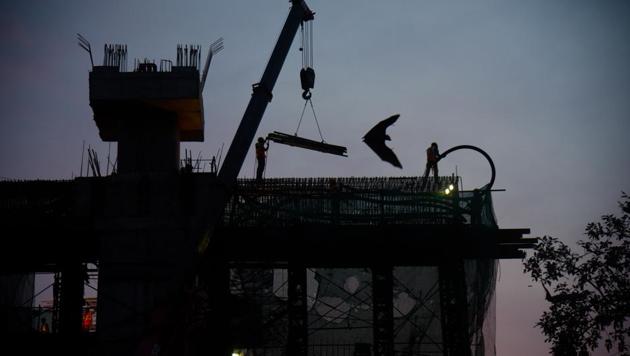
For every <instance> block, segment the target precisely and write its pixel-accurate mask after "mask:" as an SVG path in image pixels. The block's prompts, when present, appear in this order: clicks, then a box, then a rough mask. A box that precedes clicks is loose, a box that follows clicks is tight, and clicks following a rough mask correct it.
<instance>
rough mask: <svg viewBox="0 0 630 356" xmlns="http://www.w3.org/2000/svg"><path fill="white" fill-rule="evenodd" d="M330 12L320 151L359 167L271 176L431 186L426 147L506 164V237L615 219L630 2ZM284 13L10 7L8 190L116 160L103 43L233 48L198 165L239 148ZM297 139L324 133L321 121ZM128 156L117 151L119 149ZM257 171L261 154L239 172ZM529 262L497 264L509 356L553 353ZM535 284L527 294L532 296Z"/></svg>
mask: <svg viewBox="0 0 630 356" xmlns="http://www.w3.org/2000/svg"><path fill="white" fill-rule="evenodd" d="M308 4H309V5H310V7H311V8H312V9H313V10H314V11H315V12H316V15H315V22H314V24H313V26H314V68H315V71H316V73H317V79H316V82H315V89H314V90H313V101H314V104H315V109H316V110H317V114H318V119H319V122H320V125H321V128H322V131H323V134H324V139H325V140H326V141H327V142H329V143H333V144H337V145H345V146H347V147H348V153H349V157H347V158H342V157H337V156H332V155H326V154H321V153H317V152H312V151H305V150H301V149H298V148H293V147H289V146H281V145H278V144H273V143H272V144H271V148H270V150H269V159H268V165H267V173H266V175H267V177H309V176H417V175H420V174H421V173H422V171H423V168H424V163H425V154H424V150H425V148H426V147H427V146H428V145H429V144H430V143H431V142H432V141H435V142H437V143H438V144H439V145H440V148H441V149H442V150H445V149H447V148H449V147H452V146H455V145H460V144H471V145H475V146H478V147H481V148H482V149H484V150H485V151H486V152H488V153H489V154H490V155H491V156H492V158H493V159H494V161H495V165H496V167H497V179H496V183H495V187H496V188H504V189H506V190H507V191H506V192H497V193H495V194H494V203H495V212H496V215H497V218H498V221H499V225H500V227H502V228H531V230H532V234H531V236H542V235H553V236H555V237H558V238H560V239H562V240H563V241H565V242H567V243H570V244H573V243H574V242H575V241H576V240H578V239H582V238H583V237H584V236H583V230H584V227H585V225H586V223H588V222H589V221H594V220H596V219H598V218H599V216H600V215H602V214H605V213H610V212H616V211H617V206H616V202H617V200H618V199H619V198H620V196H621V191H622V190H623V191H626V192H629V193H630V140H629V139H628V134H629V133H630V1H627V0H619V1H609V0H525V1H524V0H519V1H517V0H496V1H492V0H477V1H470V0H467V1H464V0H462V1H450V0H413V1H412V0H390V1H366V0H345V1H330V0H329V1H324V0H311V1H309V2H308ZM288 8H289V4H288V2H287V1H286V0H265V1H260V0H258V1H255V0H241V1H221V2H219V1H201V0H199V1H155V0H154V1H148V0H132V1H114V0H110V1H91V0H82V1H74V0H73V1H30V0H28V1H27V0H22V1H3V2H2V3H1V4H0V43H1V45H2V46H1V50H0V78H2V83H1V84H0V134H1V137H0V145H1V148H0V177H1V178H2V179H69V178H71V177H72V176H77V175H78V174H79V170H80V164H81V147H82V142H83V141H84V140H85V142H86V146H87V145H88V144H89V145H91V146H92V147H94V148H95V149H96V150H97V151H98V153H99V157H100V159H101V163H102V164H103V161H106V157H107V151H108V144H107V143H103V142H101V140H100V139H99V136H98V131H97V128H96V125H95V124H94V121H93V119H92V117H93V116H92V111H91V108H90V106H89V100H88V72H89V70H90V62H89V57H88V55H87V53H86V52H84V51H83V50H82V49H81V48H79V47H78V46H77V41H76V33H81V34H82V35H84V36H85V37H86V38H87V39H88V40H90V41H91V43H92V48H93V52H94V61H95V64H96V65H100V64H101V63H102V58H103V45H104V44H105V43H121V44H127V46H128V53H129V63H130V65H129V67H130V68H131V64H132V63H133V59H134V58H138V59H144V58H149V59H154V60H155V61H156V63H159V60H160V59H171V60H175V54H176V45H177V44H180V43H181V44H200V45H202V46H203V47H202V48H203V51H204V54H203V56H202V58H203V59H204V60H205V53H206V51H207V48H208V44H209V43H211V42H213V41H214V40H216V39H217V38H219V37H223V38H224V39H225V49H224V50H223V51H222V52H221V53H219V54H218V55H217V56H216V57H215V58H214V60H213V62H212V66H211V68H210V74H209V77H208V82H207V83H206V88H205V91H204V109H205V142H203V143H185V144H182V154H183V149H184V148H188V149H191V150H192V151H193V155H194V156H196V155H197V153H198V152H201V153H202V154H203V156H204V158H208V156H210V155H213V154H214V153H215V152H216V151H217V150H218V149H219V148H220V147H221V145H222V144H223V143H224V144H225V151H227V146H228V145H229V144H230V142H231V140H232V137H233V135H234V132H235V130H236V127H237V125H238V123H239V121H240V119H241V117H242V115H243V112H244V110H245V107H246V105H247V102H248V100H249V98H250V94H251V84H253V83H255V82H257V81H258V80H259V79H260V76H261V74H262V71H263V69H264V67H265V64H266V61H267V59H268V57H269V55H270V52H271V49H272V47H273V44H274V43H275V40H276V37H277V35H278V33H279V31H280V29H281V27H282V24H283V23H284V20H285V18H286V15H287V13H288ZM298 48H299V35H298V36H296V41H295V42H294V45H293V47H292V49H291V52H290V53H289V57H288V58H287V61H286V62H285V65H284V68H283V71H282V74H281V75H280V77H279V79H278V82H277V85H276V88H275V90H274V92H273V95H274V96H273V101H272V102H271V104H270V105H269V107H268V109H267V112H266V114H265V116H264V118H263V120H262V123H261V125H260V128H259V131H258V136H265V135H266V134H267V133H269V132H272V131H276V130H277V131H282V132H286V133H293V132H295V129H296V127H297V123H298V119H299V115H300V112H301V109H302V105H303V100H302V98H301V88H300V84H299V70H300V67H301V56H300V52H299V51H298ZM395 113H399V114H400V115H401V116H400V119H399V120H398V122H397V123H396V124H395V125H394V126H392V127H390V128H389V130H388V133H389V135H390V136H391V137H392V141H391V143H390V146H391V147H393V149H394V150H395V152H396V153H397V154H398V157H399V159H400V161H401V162H402V165H403V167H404V168H403V169H402V170H400V169H397V168H395V167H392V166H391V165H389V164H387V163H385V162H382V161H380V160H379V159H378V157H377V156H376V155H375V154H374V153H373V152H371V151H370V149H369V148H368V147H367V146H365V145H364V144H363V143H362V142H361V137H362V136H363V135H364V134H365V133H366V132H367V131H368V130H369V129H370V128H371V127H372V126H373V125H374V124H375V123H376V122H378V121H380V120H382V119H384V118H386V117H388V116H390V115H392V114H395ZM300 135H301V136H304V137H308V138H312V139H317V138H318V137H319V135H318V133H317V128H316V126H315V122H314V120H313V118H312V116H305V118H304V122H303V123H302V126H301V129H300ZM111 146H112V153H111V154H112V157H115V144H112V145H111ZM456 169H457V171H458V173H459V175H461V176H462V177H463V185H464V188H465V189H472V188H476V187H480V186H481V185H483V184H485V183H486V182H487V181H488V179H489V175H490V173H489V172H490V170H489V167H488V165H487V163H486V162H485V161H484V159H483V157H481V156H480V155H478V154H475V153H466V152H462V153H460V152H457V153H454V154H453V155H452V156H449V157H448V158H447V159H445V160H444V161H442V162H441V165H440V173H441V174H442V175H450V174H452V173H454V172H455V170H456ZM253 175H254V152H253V148H252V151H251V154H250V155H249V156H248V158H247V161H246V162H245V165H244V166H243V169H242V170H241V176H242V177H250V178H251V177H253ZM522 269H523V268H522V264H521V261H520V260H512V261H503V262H501V275H500V281H499V283H498V287H497V331H496V344H497V354H498V355H544V354H547V352H548V350H549V345H546V344H545V343H544V337H543V336H542V335H541V333H540V332H539V330H538V329H535V328H534V324H535V322H536V321H537V319H538V317H539V316H540V314H541V312H542V310H543V308H544V306H545V302H544V296H543V292H542V289H541V288H540V287H539V286H538V285H536V284H533V283H532V282H531V280H530V279H529V277H528V276H526V275H523V273H522ZM530 285H531V286H530Z"/></svg>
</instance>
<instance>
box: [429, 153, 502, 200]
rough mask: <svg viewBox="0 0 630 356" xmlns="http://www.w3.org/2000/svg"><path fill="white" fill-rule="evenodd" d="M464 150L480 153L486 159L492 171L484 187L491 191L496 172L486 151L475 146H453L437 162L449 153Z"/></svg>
mask: <svg viewBox="0 0 630 356" xmlns="http://www.w3.org/2000/svg"><path fill="white" fill-rule="evenodd" d="M464 149H468V150H473V151H477V152H479V153H481V154H482V155H483V156H484V157H486V159H487V160H488V163H490V169H492V177H491V178H490V183H488V184H487V185H486V187H487V190H490V189H492V186H493V185H494V178H495V176H496V173H497V172H496V170H495V168H494V162H492V158H490V156H489V155H488V154H487V153H486V151H484V150H482V149H481V148H479V147H475V146H471V145H459V146H455V147H451V148H449V149H448V150H446V151H444V153H442V154H440V158H438V160H437V161H438V162H439V161H441V160H442V158H444V157H446V155H448V154H449V153H451V152H454V151H457V150H464Z"/></svg>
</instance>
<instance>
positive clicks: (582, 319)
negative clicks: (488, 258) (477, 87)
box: [525, 193, 630, 355]
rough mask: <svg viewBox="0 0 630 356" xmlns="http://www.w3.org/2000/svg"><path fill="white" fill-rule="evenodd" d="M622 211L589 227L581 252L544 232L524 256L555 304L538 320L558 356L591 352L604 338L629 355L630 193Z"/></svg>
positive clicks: (610, 348) (621, 204) (623, 199)
mask: <svg viewBox="0 0 630 356" xmlns="http://www.w3.org/2000/svg"><path fill="white" fill-rule="evenodd" d="M619 207H620V208H621V211H622V214H621V216H615V215H612V214H609V215H604V216H602V218H601V221H600V222H593V223H589V224H588V225H587V226H586V237H587V238H586V240H581V241H578V242H577V245H578V246H579V247H580V248H581V249H582V252H581V253H576V252H573V251H572V250H571V249H570V248H569V247H568V246H567V245H565V244H564V243H563V242H561V241H560V240H558V239H556V238H554V237H549V236H544V237H542V238H540V239H539V241H538V244H537V246H536V247H535V249H534V254H533V255H532V256H531V257H529V258H527V259H526V260H525V272H528V273H530V274H531V276H532V279H533V280H534V281H535V282H539V283H540V284H541V285H542V287H543V289H544V290H545V296H546V299H547V301H548V302H549V303H550V305H549V310H547V311H545V312H544V313H543V314H542V316H541V318H540V320H539V321H538V323H537V324H536V325H537V326H539V327H540V328H541V329H542V332H543V333H544V334H545V336H546V341H547V342H551V343H552V345H553V346H552V351H553V353H554V354H556V355H576V354H577V351H579V352H580V354H586V353H587V350H595V349H596V348H597V347H598V346H599V343H600V341H601V340H602V339H603V341H604V345H605V347H606V349H607V350H608V351H609V352H615V353H618V354H621V355H630V345H628V340H629V339H630V197H629V196H628V195H627V194H626V193H622V197H621V201H620V202H619Z"/></svg>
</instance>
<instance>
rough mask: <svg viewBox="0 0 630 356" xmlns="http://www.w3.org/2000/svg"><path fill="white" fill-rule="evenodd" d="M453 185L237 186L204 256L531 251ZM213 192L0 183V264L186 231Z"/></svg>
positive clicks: (372, 181)
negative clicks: (106, 241) (118, 238)
mask: <svg viewBox="0 0 630 356" xmlns="http://www.w3.org/2000/svg"><path fill="white" fill-rule="evenodd" d="M452 183H455V185H456V183H457V179H456V177H441V178H440V179H439V181H438V182H433V181H432V180H431V181H430V182H429V184H427V185H426V187H427V188H425V190H422V189H421V187H422V182H421V179H420V178H418V177H381V178H374V177H356V178H282V179H268V180H265V181H264V182H262V183H257V182H255V181H253V180H239V182H238V185H237V186H236V187H235V190H234V192H233V194H232V197H231V199H230V201H229V202H228V204H227V206H226V207H225V212H224V217H223V220H222V225H221V226H220V227H218V229H217V231H216V233H215V238H214V242H213V243H214V245H213V246H212V248H211V251H214V252H212V253H215V252H216V256H217V258H219V257H220V258H221V259H226V261H232V262H235V263H253V264H269V265H272V264H274V263H275V264H277V265H282V264H284V263H286V261H287V260H288V259H290V258H292V259H301V260H304V261H309V263H310V264H312V265H318V264H324V265H336V266H339V265H344V264H348V265H360V264H362V263H368V262H371V261H373V260H374V259H381V258H386V259H388V260H391V262H392V263H400V264H414V263H415V264H418V263H432V261H433V260H434V259H436V258H440V256H446V255H449V254H453V255H460V256H462V257H466V258H476V257H478V258H496V259H501V258H520V257H522V256H523V252H522V249H526V248H530V247H531V246H532V245H533V244H534V243H535V239H526V238H523V235H525V234H528V233H529V230H528V229H499V228H498V226H497V224H496V220H495V218H494V211H493V207H492V200H491V196H490V193H483V194H478V195H475V193H474V192H459V191H457V190H456V191H455V192H454V193H451V194H450V195H446V194H444V193H443V191H442V190H441V189H439V188H438V187H446V186H448V185H449V184H452ZM212 187H216V179H215V177H214V176H213V175H211V174H185V175H179V176H170V175H162V176H160V175H154V176H144V175H136V176H127V177H123V176H110V177H103V178H78V179H75V180H74V181H16V182H7V181H5V182H0V213H1V214H2V215H3V216H4V217H5V219H3V222H2V224H1V226H0V227H1V228H2V229H3V232H4V233H5V236H8V237H7V238H6V239H5V241H4V246H5V247H6V248H5V249H3V251H4V252H6V253H8V254H7V256H6V257H7V258H8V257H11V258H10V259H7V260H6V261H7V262H8V261H15V260H16V258H17V259H18V260H20V261H21V264H19V265H16V264H14V262H11V263H9V264H8V265H5V266H2V267H3V269H6V268H11V269H15V270H39V271H42V270H47V269H49V268H52V269H54V267H53V266H54V265H55V263H57V262H59V261H62V260H64V259H67V257H68V256H69V255H72V254H76V255H78V256H81V259H84V260H90V261H91V260H97V259H98V256H99V255H100V252H99V251H98V246H99V243H98V239H99V238H102V237H103V236H107V235H117V234H126V233H129V232H131V233H133V232H134V231H156V232H157V231H159V232H160V233H166V232H167V231H173V234H181V233H182V232H184V231H190V232H188V233H193V234H194V231H197V230H196V229H197V227H196V226H198V225H199V224H203V221H202V220H201V219H202V217H203V216H205V215H204V214H205V209H206V208H205V206H206V204H205V202H206V199H207V197H208V194H211V193H210V192H211V190H212V189H213V188H212ZM357 251H362V252H361V253H360V254H356V252H357ZM311 252H315V255H317V256H320V260H312V259H311V258H310V257H309V254H310V253H311ZM396 261H398V262H396Z"/></svg>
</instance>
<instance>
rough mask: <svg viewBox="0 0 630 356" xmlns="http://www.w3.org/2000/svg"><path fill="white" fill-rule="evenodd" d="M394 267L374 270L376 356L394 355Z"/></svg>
mask: <svg viewBox="0 0 630 356" xmlns="http://www.w3.org/2000/svg"><path fill="white" fill-rule="evenodd" d="M392 273H393V268H392V266H377V267H373V268H372V295H373V311H374V356H393V355H394V317H393V309H394V304H393V303H394V301H393V299H394V293H393V275H392Z"/></svg>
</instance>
